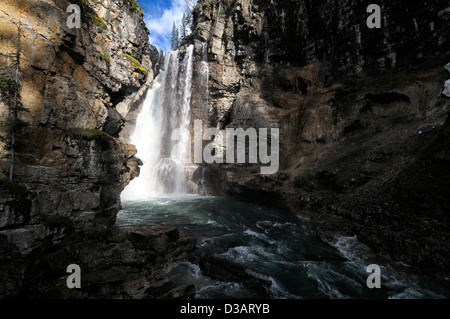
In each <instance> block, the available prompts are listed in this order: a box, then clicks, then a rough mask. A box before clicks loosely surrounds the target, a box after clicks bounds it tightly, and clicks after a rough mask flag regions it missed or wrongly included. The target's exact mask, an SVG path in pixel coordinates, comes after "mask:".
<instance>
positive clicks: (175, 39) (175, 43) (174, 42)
mask: <svg viewBox="0 0 450 319" xmlns="http://www.w3.org/2000/svg"><path fill="white" fill-rule="evenodd" d="M179 45H180V40H179V33H178V28H177V25H176V24H175V22H174V23H173V26H172V36H171V38H170V49H171V50H172V51H173V50H176V49H178V47H179Z"/></svg>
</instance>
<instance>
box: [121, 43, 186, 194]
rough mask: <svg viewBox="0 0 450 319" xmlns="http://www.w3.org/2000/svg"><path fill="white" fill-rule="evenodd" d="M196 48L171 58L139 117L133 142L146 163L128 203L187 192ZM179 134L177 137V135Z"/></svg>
mask: <svg viewBox="0 0 450 319" xmlns="http://www.w3.org/2000/svg"><path fill="white" fill-rule="evenodd" d="M193 52H194V46H193V45H191V46H189V47H188V48H187V50H186V53H185V55H184V58H183V61H181V64H180V52H179V51H172V52H170V53H169V54H168V55H167V58H166V62H165V66H164V71H162V72H161V74H160V75H158V77H157V78H156V79H155V82H154V84H153V88H152V89H151V90H150V91H149V92H148V94H147V97H146V99H145V101H144V106H143V109H142V111H141V113H140V114H139V116H138V118H137V123H136V128H135V131H134V132H133V134H132V136H131V143H132V144H134V145H136V147H137V150H138V154H137V156H138V157H139V158H140V159H141V160H142V161H143V162H144V165H143V167H142V168H141V173H140V177H139V178H137V179H135V180H133V181H132V182H131V183H130V185H129V186H128V187H127V188H126V189H125V191H124V192H123V193H122V199H124V200H138V199H145V198H149V197H152V196H155V195H156V194H161V193H185V192H186V191H187V188H188V187H187V173H186V169H185V165H186V164H187V163H189V162H190V143H191V141H190V138H189V134H183V133H185V132H186V131H187V130H189V127H190V122H191V120H190V104H191V89H192V73H193V67H192V66H193V62H192V59H193ZM174 133H178V134H177V136H175V135H176V134H174ZM173 137H175V138H177V139H178V141H177V140H172V138H173Z"/></svg>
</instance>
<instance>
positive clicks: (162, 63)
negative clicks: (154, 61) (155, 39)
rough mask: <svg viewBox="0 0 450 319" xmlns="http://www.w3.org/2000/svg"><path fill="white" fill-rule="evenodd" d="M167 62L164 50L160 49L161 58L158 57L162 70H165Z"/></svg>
mask: <svg viewBox="0 0 450 319" xmlns="http://www.w3.org/2000/svg"><path fill="white" fill-rule="evenodd" d="M165 60H166V57H165V55H164V49H162V48H161V49H160V50H159V57H158V63H159V67H160V68H161V69H163V68H164V62H165Z"/></svg>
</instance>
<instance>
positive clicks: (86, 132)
mask: <svg viewBox="0 0 450 319" xmlns="http://www.w3.org/2000/svg"><path fill="white" fill-rule="evenodd" d="M65 132H66V134H67V135H69V136H71V137H82V138H85V139H88V140H94V139H96V138H99V137H100V138H104V137H106V138H109V139H114V137H112V136H111V135H109V134H108V133H106V132H103V131H101V130H97V129H90V128H82V127H72V128H68V129H66V130H65Z"/></svg>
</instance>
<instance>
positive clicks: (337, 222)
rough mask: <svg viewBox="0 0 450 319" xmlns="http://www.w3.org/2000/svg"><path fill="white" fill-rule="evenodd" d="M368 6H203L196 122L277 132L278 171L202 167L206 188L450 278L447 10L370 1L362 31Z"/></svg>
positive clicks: (248, 2) (353, 1)
mask: <svg viewBox="0 0 450 319" xmlns="http://www.w3.org/2000/svg"><path fill="white" fill-rule="evenodd" d="M369 4H370V2H368V1H360V0H346V1H327V0H324V1H308V0H302V1H294V0H287V1H281V0H280V1H278V0H274V1H262V0H229V1H213V0H210V1H200V3H199V5H197V7H196V8H195V10H194V25H193V35H192V36H191V37H190V38H189V39H187V40H186V42H188V43H195V44H196V53H197V54H196V56H197V59H198V60H200V58H201V56H202V52H201V47H202V46H201V43H204V42H208V59H209V67H210V83H209V86H210V91H209V99H208V102H207V104H206V105H205V103H202V102H201V101H202V100H201V99H200V98H197V99H196V98H195V97H196V96H200V95H201V94H200V93H197V94H196V93H195V88H194V93H193V97H194V99H193V105H192V108H193V110H192V119H193V120H194V119H201V120H203V121H204V126H205V127H217V128H220V129H225V128H238V127H241V128H244V129H247V128H250V127H255V128H279V129H280V134H281V136H280V143H281V145H280V147H281V150H280V170H279V172H278V173H277V174H275V175H261V174H260V171H259V170H260V165H249V164H245V165H230V164H216V165H206V171H207V174H206V180H207V181H209V188H210V189H209V192H210V193H214V194H227V195H229V196H235V197H238V198H241V199H244V200H251V201H255V202H259V203H265V204H269V205H276V206H281V207H284V208H286V209H289V210H290V211H292V212H294V213H298V214H300V215H302V216H303V217H304V218H310V219H312V220H314V221H315V222H317V223H318V225H319V230H320V231H321V234H322V236H323V237H324V239H325V240H328V241H333V240H334V239H333V238H334V236H335V235H336V234H344V235H350V236H353V235H357V236H358V238H359V239H360V240H361V241H362V242H364V243H366V244H368V245H369V246H370V247H371V248H373V249H374V250H375V251H376V252H377V253H379V254H381V255H384V256H388V257H390V258H392V259H393V260H394V261H402V262H404V263H407V264H409V265H412V266H414V267H416V268H417V269H422V270H425V269H426V270H428V271H429V270H432V271H438V272H443V273H445V274H447V273H448V269H449V264H448V262H449V260H450V258H449V257H450V251H449V249H448V247H449V245H448V243H449V240H450V237H449V233H448V229H449V224H448V212H449V208H450V202H449V198H450V197H449V193H448V190H449V189H450V185H449V175H450V171H449V169H448V167H449V161H450V156H449V154H450V150H449V144H448V137H449V133H450V131H449V130H450V127H449V126H450V122H449V120H448V112H449V106H450V100H449V99H448V97H446V96H444V95H442V94H441V93H442V90H443V84H444V82H445V80H446V79H448V77H449V73H448V72H447V71H446V70H445V69H444V65H446V64H447V63H448V62H450V61H449V58H450V55H449V53H450V41H449V29H448V27H447V26H448V24H449V20H450V8H449V7H448V2H446V1H428V2H426V3H424V2H421V3H412V2H409V1H395V3H394V2H391V1H381V0H380V1H378V4H379V5H380V7H381V17H382V20H381V24H382V25H381V28H380V29H376V28H375V29H370V28H368V27H367V23H366V20H367V18H368V17H369V15H370V13H367V12H366V10H367V7H368V5H369ZM203 101H204V99H203ZM205 110H208V112H205ZM217 176H221V177H223V178H224V179H225V180H226V182H224V183H222V184H221V185H219V187H217V183H216V182H215V181H217ZM194 177H195V174H194ZM213 187H215V189H214V190H213Z"/></svg>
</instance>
